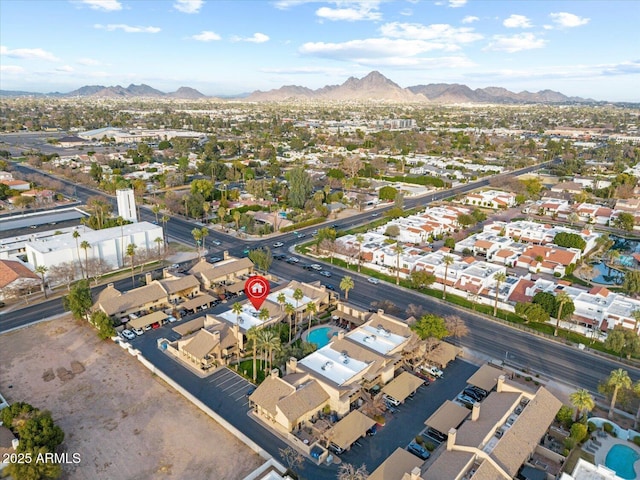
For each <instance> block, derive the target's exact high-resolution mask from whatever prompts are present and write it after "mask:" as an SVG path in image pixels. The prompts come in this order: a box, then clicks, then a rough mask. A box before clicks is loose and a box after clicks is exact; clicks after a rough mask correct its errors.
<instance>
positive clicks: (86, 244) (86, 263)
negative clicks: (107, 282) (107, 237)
mask: <svg viewBox="0 0 640 480" xmlns="http://www.w3.org/2000/svg"><path fill="white" fill-rule="evenodd" d="M80 248H81V249H82V250H84V272H85V274H86V278H89V249H90V248H91V244H90V243H89V242H87V241H86V240H83V241H82V243H81V244H80Z"/></svg>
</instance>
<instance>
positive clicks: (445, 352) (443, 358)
mask: <svg viewBox="0 0 640 480" xmlns="http://www.w3.org/2000/svg"><path fill="white" fill-rule="evenodd" d="M461 353H462V349H461V348H460V347H456V346H455V345H451V344H450V343H447V342H440V343H439V344H438V345H436V348H434V349H433V350H431V351H430V352H429V353H428V357H429V360H431V363H434V364H435V365H436V366H438V367H440V368H445V367H446V366H447V365H448V364H449V362H452V361H453V360H455V359H456V357H457V356H458V355H460V354H461Z"/></svg>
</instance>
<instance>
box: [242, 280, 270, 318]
mask: <svg viewBox="0 0 640 480" xmlns="http://www.w3.org/2000/svg"><path fill="white" fill-rule="evenodd" d="M269 290H270V288H269V281H268V280H267V279H266V278H264V277H261V276H260V275H254V276H253V277H249V280H247V282H246V283H245V284H244V293H245V294H246V295H247V298H248V299H249V301H250V302H251V304H252V305H253V308H255V309H256V310H260V307H261V306H262V304H263V303H264V301H265V299H266V298H267V295H269Z"/></svg>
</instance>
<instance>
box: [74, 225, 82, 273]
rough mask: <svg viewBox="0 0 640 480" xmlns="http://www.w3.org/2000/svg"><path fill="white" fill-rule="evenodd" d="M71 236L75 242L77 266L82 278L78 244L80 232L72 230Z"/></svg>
mask: <svg viewBox="0 0 640 480" xmlns="http://www.w3.org/2000/svg"><path fill="white" fill-rule="evenodd" d="M71 236H72V237H73V238H74V240H75V241H76V253H77V254H78V265H80V276H81V277H82V278H84V272H83V271H82V262H81V261H80V242H78V238H80V232H79V231H78V230H74V231H73V233H72V234H71Z"/></svg>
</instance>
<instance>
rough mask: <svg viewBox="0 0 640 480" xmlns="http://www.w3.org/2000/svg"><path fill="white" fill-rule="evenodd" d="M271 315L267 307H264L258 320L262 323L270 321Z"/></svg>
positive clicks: (259, 313)
mask: <svg viewBox="0 0 640 480" xmlns="http://www.w3.org/2000/svg"><path fill="white" fill-rule="evenodd" d="M270 316H271V315H270V314H269V310H268V309H267V307H262V308H261V309H260V311H259V312H258V319H259V320H261V321H262V323H264V322H266V321H267V320H269V317H270Z"/></svg>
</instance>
